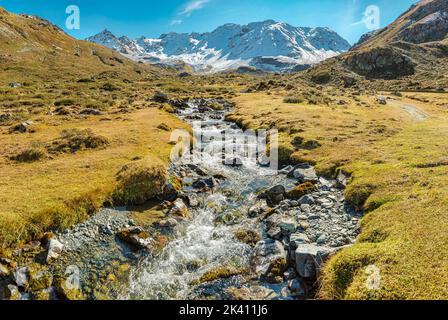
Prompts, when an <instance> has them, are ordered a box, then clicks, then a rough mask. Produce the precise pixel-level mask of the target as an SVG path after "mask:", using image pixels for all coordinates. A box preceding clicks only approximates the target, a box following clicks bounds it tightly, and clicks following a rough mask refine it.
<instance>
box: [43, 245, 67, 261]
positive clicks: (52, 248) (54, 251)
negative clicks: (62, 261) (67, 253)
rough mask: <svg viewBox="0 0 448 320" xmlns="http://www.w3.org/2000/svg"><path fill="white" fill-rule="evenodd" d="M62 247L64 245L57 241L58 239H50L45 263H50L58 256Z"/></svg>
mask: <svg viewBox="0 0 448 320" xmlns="http://www.w3.org/2000/svg"><path fill="white" fill-rule="evenodd" d="M63 249H64V245H63V244H62V243H61V242H59V240H57V239H51V240H50V242H49V243H48V252H47V258H46V261H47V263H51V262H53V261H54V260H56V259H57V258H59V256H60V255H61V253H62V250H63Z"/></svg>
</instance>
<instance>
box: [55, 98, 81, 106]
mask: <svg viewBox="0 0 448 320" xmlns="http://www.w3.org/2000/svg"><path fill="white" fill-rule="evenodd" d="M75 104H76V101H75V100H74V99H69V98H67V99H60V100H56V102H55V103H54V105H55V106H56V107H61V106H66V107H67V106H72V105H75Z"/></svg>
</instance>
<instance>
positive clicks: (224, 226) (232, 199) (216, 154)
mask: <svg viewBox="0 0 448 320" xmlns="http://www.w3.org/2000/svg"><path fill="white" fill-rule="evenodd" d="M217 115H219V118H217ZM210 116H213V119H211V118H210ZM180 117H181V118H183V119H186V120H187V121H188V119H191V118H194V119H202V130H201V131H202V135H204V136H207V137H209V136H212V135H213V136H216V134H217V133H220V132H223V131H225V130H228V132H232V133H237V132H239V130H238V129H237V128H235V125H234V124H232V123H229V122H226V121H224V113H223V112H221V113H216V112H211V113H209V114H208V113H204V112H199V110H198V109H197V106H195V105H191V108H189V109H187V110H184V111H183V112H182V113H181V114H180ZM223 143H227V144H229V143H232V142H231V141H214V142H213V141H212V142H210V143H207V144H205V145H204V146H203V147H204V148H203V149H207V151H208V152H206V153H203V154H202V159H201V160H200V162H199V163H198V165H199V166H200V167H201V168H203V169H204V170H205V171H207V172H212V173H219V174H221V175H223V176H225V177H226V180H225V181H224V182H223V183H222V184H220V185H219V186H218V187H216V188H215V189H214V190H213V191H212V192H211V193H198V196H199V197H200V198H201V199H202V201H200V202H201V205H200V207H199V208H195V209H191V211H192V213H193V218H192V220H191V221H188V222H187V223H186V224H185V225H182V226H181V227H179V228H178V230H176V232H177V233H178V235H177V237H176V239H175V240H173V241H172V242H171V243H170V244H168V246H167V247H166V248H165V250H164V251H163V252H162V253H161V254H160V255H159V256H157V257H148V258H147V259H145V260H144V261H143V262H141V264H140V265H139V267H138V268H136V269H135V270H134V271H133V272H132V275H131V279H130V285H129V292H128V293H127V296H125V298H132V299H187V298H200V297H198V296H197V295H198V294H200V293H199V292H200V290H199V291H198V290H196V289H197V288H195V286H193V285H191V282H193V281H194V280H197V279H199V278H200V277H201V275H203V274H205V273H206V272H208V271H211V270H214V269H216V268H219V267H232V268H237V269H238V268H239V269H241V268H245V269H249V268H250V259H251V255H252V248H251V247H250V246H248V245H246V244H243V243H241V242H239V241H238V240H236V239H235V237H234V230H236V229H237V228H241V227H243V226H246V227H249V228H252V229H260V225H257V224H256V222H254V221H251V220H249V219H248V218H247V217H246V216H247V212H248V210H249V208H250V207H251V206H253V205H254V204H255V203H256V202H257V196H256V193H258V192H259V191H261V190H263V189H265V188H267V187H269V186H272V185H275V184H278V183H284V184H285V185H287V184H291V183H292V181H289V180H288V179H286V178H285V176H278V175H277V174H276V172H275V174H273V172H272V170H270V169H269V168H265V167H261V166H259V165H258V164H257V163H256V161H253V160H252V159H244V158H243V159H241V160H242V163H243V165H242V166H238V167H232V166H228V165H225V164H223V155H222V152H221V151H222V146H223ZM246 146H247V145H246ZM238 147H242V146H241V145H236V146H235V148H238ZM248 149H250V148H248ZM229 156H231V155H229ZM173 165H175V164H173ZM188 178H189V177H186V179H184V180H188ZM188 192H192V193H194V191H193V190H192V189H190V190H188V189H187V193H188ZM235 217H237V218H235ZM219 218H222V219H221V220H224V221H225V223H222V222H221V223H219V222H217V220H218V221H220V220H219ZM260 231H262V230H260ZM240 280H242V279H237V278H235V279H232V280H229V281H228V283H227V284H222V283H221V284H218V287H217V288H215V289H216V290H222V287H219V285H223V286H224V287H225V286H227V285H233V284H235V283H234V281H236V282H238V281H240Z"/></svg>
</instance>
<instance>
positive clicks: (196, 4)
mask: <svg viewBox="0 0 448 320" xmlns="http://www.w3.org/2000/svg"><path fill="white" fill-rule="evenodd" d="M210 1H211V0H191V1H190V2H188V3H187V4H186V5H185V7H184V9H183V10H182V11H181V12H180V14H181V15H183V16H187V17H188V16H190V15H191V14H192V13H193V12H195V11H198V10H201V9H202V8H204V7H205V5H207V4H208V3H209V2H210Z"/></svg>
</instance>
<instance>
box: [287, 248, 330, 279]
mask: <svg viewBox="0 0 448 320" xmlns="http://www.w3.org/2000/svg"><path fill="white" fill-rule="evenodd" d="M331 253H332V249H329V248H326V247H318V246H316V245H313V244H303V245H302V244H301V245H299V246H298V248H297V249H296V250H295V252H294V259H295V263H296V271H297V273H298V274H299V276H300V277H302V278H305V279H315V278H316V277H317V276H318V273H319V270H320V268H321V266H322V264H323V263H324V262H325V261H326V260H327V259H328V257H329V256H330V254H331Z"/></svg>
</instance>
